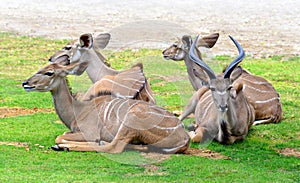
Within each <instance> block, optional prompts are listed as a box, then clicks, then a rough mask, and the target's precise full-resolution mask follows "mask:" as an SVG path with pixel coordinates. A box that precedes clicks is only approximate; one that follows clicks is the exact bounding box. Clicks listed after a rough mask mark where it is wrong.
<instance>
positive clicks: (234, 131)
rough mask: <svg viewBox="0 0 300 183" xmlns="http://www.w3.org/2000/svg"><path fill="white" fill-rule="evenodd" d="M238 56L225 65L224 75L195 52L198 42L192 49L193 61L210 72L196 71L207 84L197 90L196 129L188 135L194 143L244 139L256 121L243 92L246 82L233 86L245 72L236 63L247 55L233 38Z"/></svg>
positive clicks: (227, 142) (224, 142) (191, 56)
mask: <svg viewBox="0 0 300 183" xmlns="http://www.w3.org/2000/svg"><path fill="white" fill-rule="evenodd" d="M230 38H231V40H232V41H233V42H234V44H235V45H236V47H237V48H238V51H239V55H238V56H237V57H236V59H234V60H233V61H232V62H231V63H230V64H229V66H228V67H227V68H226V70H225V72H224V75H223V74H222V75H218V76H217V75H215V73H214V72H213V71H212V69H211V68H210V67H209V66H208V65H207V64H206V63H204V62H203V61H202V60H201V59H200V58H199V57H198V56H196V55H195V53H194V49H195V45H196V44H195V43H196V42H197V39H198V37H197V38H196V40H195V41H194V42H193V44H192V47H191V49H190V51H189V55H190V58H191V60H192V61H193V62H194V63H196V64H197V65H198V66H199V67H201V68H202V69H203V70H204V72H205V73H206V74H207V75H203V74H200V75H199V73H197V71H194V72H195V75H196V76H197V77H201V81H205V82H206V83H207V86H203V87H201V88H200V89H199V90H198V95H199V101H198V103H197V106H196V110H195V120H196V125H197V126H196V129H195V131H190V132H189V135H190V137H191V139H192V141H193V142H202V141H205V140H207V138H212V139H214V140H216V141H218V142H219V143H221V144H232V143H234V142H235V141H236V140H243V139H244V138H245V137H246V135H247V134H248V130H249V128H250V127H251V125H252V124H253V122H254V117H255V114H254V109H253V107H252V106H251V105H250V104H249V103H248V102H247V100H246V97H245V96H244V93H243V84H239V85H237V86H236V88H234V87H233V86H232V84H233V82H234V81H235V80H236V79H237V78H238V77H239V76H240V75H241V74H242V68H241V67H237V65H238V64H239V63H240V62H241V61H242V60H243V58H244V55H245V54H244V50H243V48H242V47H241V45H240V44H239V43H238V42H237V41H236V40H235V39H234V38H232V37H230Z"/></svg>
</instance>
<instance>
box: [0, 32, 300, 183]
mask: <svg viewBox="0 0 300 183" xmlns="http://www.w3.org/2000/svg"><path fill="white" fill-rule="evenodd" d="M0 38H1V42H0V49H1V54H0V129H1V132H0V152H1V153H0V181H1V182H285V183H286V182H300V176H299V175H300V158H299V154H300V112H299V111H300V57H293V58H289V59H283V57H281V56H273V57H271V58H265V59H253V58H251V57H246V59H245V60H244V61H243V62H242V64H241V65H242V66H243V67H244V68H246V69H247V70H249V71H250V72H252V73H253V74H256V75H259V76H262V77H264V78H266V79H267V80H268V81H270V82H271V83H272V84H273V85H274V87H275V88H276V90H277V91H278V92H279V94H280V96H281V102H282V106H283V120H282V121H281V122H280V123H278V124H268V125H258V126H253V127H252V128H251V130H250V132H249V134H248V136H247V138H246V140H244V141H242V142H238V143H235V144H233V145H226V146H224V145H220V144H218V143H215V142H211V143H207V144H191V147H193V148H197V149H198V148H199V149H200V151H203V152H205V151H209V152H212V153H215V154H218V155H219V156H220V157H221V158H215V156H211V157H210V158H208V157H202V156H196V155H177V154H176V155H157V154H153V155H152V154H145V153H139V152H133V151H127V152H124V153H122V154H116V155H115V154H114V155H111V154H105V153H102V154H100V153H91V152H56V151H52V150H51V149H50V147H51V146H52V145H54V140H55V138H56V137H57V136H58V135H60V134H62V133H63V132H65V131H67V130H68V129H67V128H66V127H65V126H64V125H63V124H61V122H60V121H59V118H58V116H57V115H56V113H55V112H54V108H53V104H52V97H51V94H50V92H47V93H38V92H25V91H24V90H23V88H22V87H21V83H22V81H24V80H26V79H27V78H29V77H30V76H32V74H34V73H35V72H37V70H38V69H39V68H41V67H43V66H45V65H47V64H48V58H49V57H50V56H51V55H52V54H53V53H54V52H55V51H56V50H58V49H60V48H61V47H63V46H64V45H65V44H66V43H67V42H68V41H67V40H47V39H44V38H40V37H37V38H36V37H24V36H16V35H13V34H9V33H0ZM103 53H104V55H105V56H106V57H107V58H108V62H109V63H111V65H112V67H114V68H116V69H125V68H129V67H131V66H132V65H133V64H134V63H137V62H142V63H143V64H144V71H145V73H146V75H147V77H148V78H149V81H150V83H151V87H152V89H153V91H154V92H155V95H156V99H157V103H158V105H159V106H162V107H165V108H167V109H168V110H170V111H181V110H182V108H183V107H184V106H185V105H186V103H187V101H188V99H189V97H191V96H192V94H193V89H192V87H191V85H190V83H189V81H188V79H187V73H186V69H185V65H184V63H183V62H171V61H166V60H164V59H163V58H162V56H161V50H149V49H140V50H122V51H118V52H112V51H110V50H104V51H103ZM230 59H231V58H230V57H228V56H223V55H220V56H216V57H215V58H212V59H210V60H212V63H214V64H215V65H216V66H219V65H224V64H225V63H228V62H229V61H230ZM69 79H70V83H71V86H72V91H73V92H84V91H85V90H86V89H87V88H88V87H89V86H90V85H91V82H90V81H89V79H88V78H87V76H86V75H83V76H80V77H74V76H72V77H69ZM192 121H193V119H191V118H190V119H187V120H185V121H184V123H185V124H189V123H191V122H192ZM286 151H287V152H290V153H292V154H294V155H297V154H298V157H295V156H286V155H284V152H286ZM224 157H225V158H224Z"/></svg>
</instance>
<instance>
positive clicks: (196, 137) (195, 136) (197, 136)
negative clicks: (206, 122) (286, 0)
mask: <svg viewBox="0 0 300 183" xmlns="http://www.w3.org/2000/svg"><path fill="white" fill-rule="evenodd" d="M204 132H205V128H204V127H198V128H197V129H196V131H190V132H188V134H189V136H190V138H191V140H192V142H194V143H199V142H201V141H202V138H203V134H204Z"/></svg>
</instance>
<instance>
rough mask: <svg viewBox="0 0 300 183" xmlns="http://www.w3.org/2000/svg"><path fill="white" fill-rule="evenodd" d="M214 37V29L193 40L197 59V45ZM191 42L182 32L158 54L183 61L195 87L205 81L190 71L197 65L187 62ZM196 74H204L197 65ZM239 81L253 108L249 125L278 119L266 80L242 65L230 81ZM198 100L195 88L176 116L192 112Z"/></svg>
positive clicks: (276, 103) (275, 97) (278, 108)
mask: <svg viewBox="0 0 300 183" xmlns="http://www.w3.org/2000/svg"><path fill="white" fill-rule="evenodd" d="M218 37H219V34H218V33H214V34H211V35H208V36H205V37H202V38H199V39H198V41H197V43H195V44H196V47H195V51H196V54H198V57H199V58H200V59H202V57H201V53H200V51H199V50H198V49H197V47H206V48H212V47H213V46H214V45H215V43H216V41H217V40H218ZM191 44H192V41H191V36H183V37H182V38H181V39H178V41H177V42H175V43H174V44H173V45H171V46H170V47H169V48H167V49H165V50H164V51H163V53H162V54H163V56H164V58H165V59H171V60H174V61H181V60H184V61H185V64H186V67H187V72H188V77H189V80H190V82H191V84H192V86H193V88H194V89H195V90H196V91H197V90H198V89H200V88H201V87H202V86H203V85H206V83H205V82H204V81H201V79H199V78H198V77H196V76H195V74H194V71H193V70H194V69H197V66H196V65H195V63H193V62H191V60H190V58H189V56H188V52H189V50H190V48H191ZM198 74H202V75H205V72H204V71H203V70H201V69H198ZM240 84H243V86H244V87H243V92H244V95H245V96H246V98H247V100H248V102H249V103H250V104H251V105H252V106H253V108H254V110H255V122H254V124H253V125H257V124H267V123H276V122H279V121H280V120H281V118H282V106H281V102H280V97H279V94H278V93H277V91H276V90H275V88H274V87H273V86H272V84H271V83H270V82H268V81H267V80H266V79H264V78H262V77H259V76H256V75H253V74H250V73H249V72H248V71H246V70H244V69H243V72H242V75H241V76H240V77H239V78H238V79H237V80H236V81H234V83H233V86H236V85H240ZM198 100H199V95H198V92H196V93H195V94H194V96H193V97H192V98H191V100H190V102H189V104H188V105H187V106H186V107H185V109H184V111H183V112H182V114H181V115H180V116H179V119H180V120H184V119H185V118H186V117H187V116H188V115H190V114H191V113H194V112H195V108H196V105H197V103H198Z"/></svg>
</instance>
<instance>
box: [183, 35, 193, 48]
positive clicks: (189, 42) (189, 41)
mask: <svg viewBox="0 0 300 183" xmlns="http://www.w3.org/2000/svg"><path fill="white" fill-rule="evenodd" d="M181 41H182V48H183V49H186V50H189V49H190V47H191V45H192V37H191V36H187V35H184V36H182V38H181Z"/></svg>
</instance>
